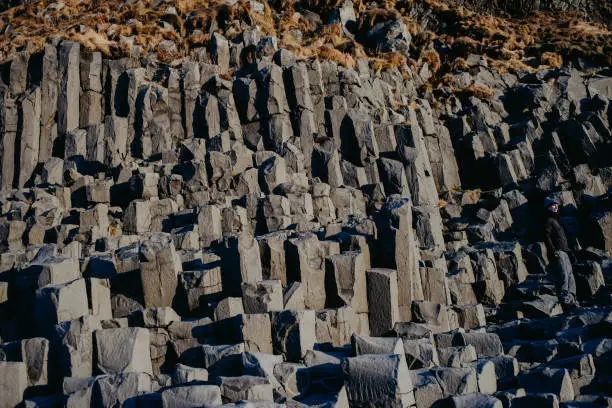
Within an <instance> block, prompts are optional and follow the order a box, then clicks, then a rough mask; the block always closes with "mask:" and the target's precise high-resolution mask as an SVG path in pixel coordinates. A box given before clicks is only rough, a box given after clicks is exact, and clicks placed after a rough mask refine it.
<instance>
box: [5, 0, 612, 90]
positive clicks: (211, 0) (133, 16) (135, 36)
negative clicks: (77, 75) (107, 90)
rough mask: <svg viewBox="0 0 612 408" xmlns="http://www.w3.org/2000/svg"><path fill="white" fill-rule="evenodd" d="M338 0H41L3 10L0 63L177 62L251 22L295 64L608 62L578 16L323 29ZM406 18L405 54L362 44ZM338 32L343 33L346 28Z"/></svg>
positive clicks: (607, 47)
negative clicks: (68, 54)
mask: <svg viewBox="0 0 612 408" xmlns="http://www.w3.org/2000/svg"><path fill="white" fill-rule="evenodd" d="M342 1H343V0H299V1H289V0H271V1H270V2H266V1H265V0H262V2H258V1H246V0H239V1H237V2H235V3H234V4H230V3H231V2H227V1H219V0H166V1H159V0H138V1H135V0H132V1H127V2H121V1H100V0H88V1H82V0H65V1H64V2H61V3H60V2H57V3H54V2H51V1H49V0H43V1H40V2H36V3H31V4H28V5H25V6H19V7H15V8H12V9H9V10H7V11H5V12H4V13H2V14H0V33H1V34H0V60H7V59H10V58H11V57H12V55H14V53H15V52H20V51H26V52H35V51H37V50H40V49H41V48H42V46H43V44H44V43H45V42H47V41H53V40H54V39H59V38H62V39H64V38H67V39H71V40H75V41H79V42H81V43H82V44H83V45H84V47H85V48H86V49H88V50H97V51H101V52H103V53H104V54H105V55H107V56H113V57H120V56H130V55H132V56H134V55H137V54H140V55H143V54H147V53H152V52H156V53H157V56H158V59H159V60H160V61H162V62H174V63H180V60H181V58H182V57H185V56H187V55H189V54H190V53H192V52H193V50H194V49H195V48H198V47H202V46H206V45H207V44H208V42H209V41H210V36H211V34H212V33H213V32H218V33H221V34H223V35H224V36H226V37H227V38H228V39H233V38H236V37H238V36H239V35H241V33H242V32H243V31H244V30H246V29H248V28H250V27H253V26H255V25H257V26H259V28H260V30H261V31H262V33H263V34H267V35H274V36H276V37H277V38H278V41H279V46H281V47H283V48H286V49H289V50H291V51H293V52H294V53H295V55H296V57H297V58H298V59H306V58H315V57H317V58H325V59H333V60H336V61H338V62H339V63H341V64H343V65H346V66H354V65H355V63H356V62H355V61H356V59H358V58H364V57H367V58H369V59H370V64H371V67H373V68H374V69H376V70H384V69H387V68H390V67H397V66H402V65H403V64H408V65H410V66H415V67H417V68H418V67H419V66H420V65H422V64H423V63H425V62H427V63H428V65H429V69H430V70H431V71H432V72H433V73H434V74H437V75H434V78H437V79H440V78H442V77H443V76H444V75H445V74H446V73H449V72H453V71H455V70H460V69H463V68H465V67H464V65H465V64H464V63H465V58H467V56H468V55H469V54H478V55H483V56H484V57H485V58H486V59H487V60H488V62H489V64H490V65H491V66H493V67H494V68H496V69H499V70H502V71H503V70H510V71H516V70H531V69H534V68H537V67H540V66H551V67H559V66H562V65H567V64H575V63H576V62H580V61H583V62H587V63H596V64H598V65H612V35H611V33H610V31H608V29H607V28H606V27H605V26H604V25H603V24H599V23H595V22H586V21H584V19H583V18H582V16H580V15H578V14H577V13H569V12H565V13H553V12H537V13H533V14H531V15H527V16H523V17H520V18H517V17H511V16H503V15H502V16H496V15H492V14H488V13H481V12H475V11H471V10H469V9H467V8H466V7H464V6H459V5H456V3H454V2H450V1H448V2H447V1H444V0H381V1H380V2H378V3H373V2H371V3H367V4H366V3H364V2H363V1H362V0H359V1H356V2H354V3H353V6H354V11H355V15H356V17H357V22H356V24H355V26H354V28H353V29H352V33H346V32H345V31H344V30H343V28H342V27H341V26H340V24H325V23H326V22H328V21H329V17H330V15H331V14H332V13H333V11H334V10H336V9H338V8H339V7H341V6H342ZM315 12H316V13H315ZM388 20H402V21H403V22H404V23H405V24H406V26H407V27H408V29H409V31H410V34H411V35H412V42H411V49H410V52H409V55H406V53H404V54H403V55H402V54H399V53H395V52H393V53H382V52H376V51H372V50H371V49H366V48H365V47H364V46H363V43H362V42H360V39H361V38H363V35H364V34H365V33H366V32H368V30H370V29H371V28H372V27H373V26H374V25H375V24H377V23H379V22H383V21H388ZM343 31H344V32H343Z"/></svg>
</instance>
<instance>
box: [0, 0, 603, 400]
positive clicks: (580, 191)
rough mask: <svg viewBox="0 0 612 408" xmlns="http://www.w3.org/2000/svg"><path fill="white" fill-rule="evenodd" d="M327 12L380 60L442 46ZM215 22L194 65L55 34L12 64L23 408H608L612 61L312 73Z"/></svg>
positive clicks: (7, 385) (6, 244) (5, 362)
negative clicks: (441, 75)
mask: <svg viewBox="0 0 612 408" xmlns="http://www.w3.org/2000/svg"><path fill="white" fill-rule="evenodd" d="M53 4H54V6H53V7H62V6H59V5H58V4H59V3H57V4H56V3H53ZM62 4H63V3H62ZM240 4H241V7H243V6H244V5H242V3H240ZM49 7H51V5H49ZM164 7H165V6H164ZM177 7H179V5H177ZM181 7H182V6H181ZM228 7H229V6H228ZM245 7H246V6H245ZM266 7H268V6H267V5H266ZM266 7H264V5H263V4H261V3H259V2H257V1H250V2H249V4H248V8H250V9H253V10H255V12H258V13H262V14H261V15H262V16H266V11H265V10H267V8H266ZM330 7H331V9H330V10H328V11H326V13H325V17H326V18H327V17H329V23H330V25H331V24H334V25H333V26H331V27H335V28H333V30H335V31H333V32H334V33H335V32H336V31H337V35H338V36H339V38H340V37H341V36H344V37H347V38H355V39H359V41H360V42H361V43H362V44H364V46H365V48H366V50H367V51H368V52H384V53H388V54H387V55H388V56H389V57H391V56H395V57H396V58H399V59H403V58H404V57H409V56H411V52H412V51H411V50H412V49H413V48H414V47H413V46H414V43H415V42H421V41H423V38H420V37H418V38H417V37H415V38H414V39H413V36H412V35H411V34H410V33H411V32H412V31H413V28H409V27H408V26H407V25H406V23H405V22H404V21H403V20H400V19H396V18H394V17H393V15H392V14H393V13H391V12H390V13H389V15H387V14H385V15H384V16H382V15H381V16H377V15H373V16H372V21H371V23H367V22H365V21H361V19H360V18H358V16H357V15H356V14H355V10H356V9H355V8H354V5H353V4H352V3H351V2H350V1H345V2H343V3H342V4H340V3H338V4H336V5H335V6H333V7H332V6H331V5H330ZM219 10H220V11H219V13H222V12H224V11H223V10H225V9H219ZM232 10H234V9H232ZM257 10H260V11H257ZM368 10H369V9H368ZM175 11H176V10H174V7H173V6H168V7H167V10H166V11H165V13H164V14H163V16H161V17H159V16H157V15H156V16H155V18H156V19H158V20H156V21H157V22H158V23H159V24H160V25H162V26H163V27H164V28H163V30H162V31H164V33H169V32H170V30H171V29H172V30H174V28H173V27H174V25H177V24H179V22H180V20H179V19H178V17H177V16H176V13H175ZM147 13H148V12H147ZM147 13H145V14H147ZM148 15H149V14H147V16H148ZM158 17H159V18H158ZM319 17H320V16H318V15H315V13H314V12H312V11H310V12H308V13H303V14H302V13H296V15H295V20H296V26H299V25H300V24H313V25H322V24H323V21H322V20H321V19H320V18H319ZM147 18H149V17H147ZM151 18H153V17H151ZM262 18H264V17H262ZM199 19H200V17H198V14H197V12H196V11H194V14H193V15H192V16H191V17H190V20H189V21H186V22H184V23H183V22H180V26H181V29H186V30H187V29H188V30H189V32H190V33H191V34H190V35H192V36H194V37H202V38H208V37H209V34H207V33H210V41H209V43H208V47H207V48H206V47H202V48H198V49H194V50H192V51H193V54H190V55H189V56H185V58H183V59H181V60H178V59H177V60H176V61H175V62H173V63H171V64H166V63H162V62H160V61H158V60H157V59H155V58H154V57H152V56H150V55H149V56H144V55H137V54H134V57H131V58H124V59H118V60H113V59H108V58H106V57H103V55H102V54H101V53H97V52H90V51H88V47H86V46H85V45H86V44H83V45H81V44H79V43H77V42H70V41H59V42H58V41H50V43H49V44H47V45H45V47H44V49H43V51H42V52H41V53H39V54H32V55H30V54H28V53H26V52H23V53H20V54H19V55H18V56H16V57H15V58H14V59H13V60H12V61H9V62H6V63H5V65H2V68H3V69H2V71H1V72H2V75H0V77H1V81H0V147H1V149H0V155H1V158H2V164H1V166H0V167H1V174H0V183H1V185H0V186H1V190H0V210H1V212H0V408H4V407H7V408H8V407H10V408H13V407H15V406H18V405H19V406H21V405H20V404H22V405H23V406H26V407H30V406H31V407H35V406H36V407H38V406H41V407H42V406H45V407H46V406H63V404H64V403H65V405H66V406H67V407H87V406H93V407H118V406H139V407H140V406H147V407H148V406H163V407H200V406H220V405H221V404H226V405H223V406H228V407H229V406H232V407H234V406H235V407H305V406H317V407H349V406H350V407H416V408H430V407H432V406H446V405H448V406H454V407H461V408H468V407H472V406H476V407H490V408H501V407H506V408H507V407H514V406H518V407H521V406H533V405H534V404H538V403H541V404H547V406H551V407H558V406H559V404H560V403H561V404H565V405H564V406H567V407H574V408H581V407H591V406H597V405H610V401H611V400H612V394H611V393H610V369H609V363H610V361H611V350H612V343H611V342H610V339H609V337H610V325H611V324H612V317H611V316H612V313H611V310H612V309H611V308H612V302H611V299H612V298H611V293H612V292H611V290H610V288H611V286H610V285H611V282H612V260H611V259H610V258H609V252H608V251H610V250H611V249H612V207H611V205H610V203H611V200H610V196H609V192H610V191H611V189H610V187H611V186H612V149H611V145H612V144H611V143H612V139H611V136H610V135H611V132H610V120H612V108H611V107H610V106H611V105H612V104H611V103H610V97H611V96H612V93H611V92H610V76H609V74H610V70H609V69H608V70H603V71H599V72H596V73H594V72H591V73H588V74H587V73H585V72H581V71H578V70H576V69H569V68H560V69H553V68H551V69H547V70H540V71H535V72H529V71H520V72H519V73H509V72H504V73H500V72H498V71H496V70H495V69H493V68H491V67H489V66H488V65H487V61H486V59H485V58H481V57H480V56H478V55H470V56H469V57H468V58H467V59H466V60H464V61H463V62H461V61H457V64H458V65H461V64H464V65H465V66H463V65H462V66H461V70H459V69H453V70H450V71H449V68H448V67H445V68H444V69H442V68H440V67H435V64H434V62H435V61H433V57H431V55H430V59H431V61H429V63H428V64H427V66H429V67H430V68H427V69H426V67H425V66H424V65H423V69H420V70H418V72H417V70H414V69H413V67H412V66H409V65H408V64H402V66H401V68H394V67H393V66H392V65H393V64H390V65H391V66H390V67H385V69H380V67H378V65H377V63H378V62H379V61H373V60H368V59H367V58H358V59H357V60H355V61H353V62H354V64H352V63H346V64H341V63H338V62H336V61H334V60H333V58H328V59H325V58H321V60H314V59H313V60H303V59H300V56H299V55H294V54H293V53H292V52H291V51H290V50H287V49H279V40H278V39H277V38H276V37H273V36H267V35H264V33H263V31H266V32H267V30H262V29H260V28H259V27H255V25H253V27H250V28H248V29H247V28H246V26H245V27H242V28H243V31H242V33H241V34H240V35H238V36H237V37H236V38H229V37H228V38H225V37H224V36H222V35H221V34H219V33H217V32H215V31H216V30H215V29H214V28H211V30H210V31H207V32H206V33H204V32H203V31H200V30H199V29H196V28H194V27H195V25H194V24H197V23H196V22H195V21H200V20H199ZM262 21H265V20H262ZM287 21H289V20H287ZM253 22H254V23H255V21H253ZM298 22H299V24H298ZM137 23H138V21H136V20H135V22H134V27H133V30H135V31H134V32H136V31H137V30H145V29H148V28H147V27H149V26H146V27H140V26H138V24H137ZM366 23H367V24H370V25H371V27H369V29H368V31H367V33H360V34H359V35H357V33H356V29H357V27H362V26H363V27H367V24H366ZM435 23H436V24H442V22H440V21H437V22H435ZM183 24H185V26H183ZM214 24H217V22H215V23H214ZM258 24H259V23H258ZM291 24H293V23H291ZM444 24H446V23H444ZM138 27H140V28H138ZM187 27H188V28H187ZM236 27H238V26H236ZM81 29H82V28H79V30H81ZM113 29H114V28H112V27H110V28H108V30H113ZM325 30H327V29H325ZM330 30H331V28H330ZM5 31H9V28H6V30H5ZM294 31H295V33H294V34H295V35H298V36H299V33H298V31H299V30H297V29H296V30H294ZM124 34H125V33H123V34H121V35H120V34H119V32H117V33H116V37H117V38H119V37H121V41H128V42H129V41H135V45H134V47H135V49H137V47H138V45H136V44H137V41H136V40H133V39H131V38H132V37H126V36H125V35H124ZM165 35H166V34H164V41H163V42H162V43H161V44H159V51H160V57H162V56H163V55H162V54H174V53H176V52H178V48H177V47H176V44H174V42H172V41H171V40H170V39H168V38H167V37H166V36H165ZM334 35H336V34H334ZM168 36H169V37H171V36H170V34H168ZM465 38H467V37H464V39H463V40H461V41H460V40H457V44H459V43H461V44H463V45H462V46H466V47H467V46H468V45H469V42H468V41H467V40H465ZM464 40H465V41H464ZM350 41H353V40H350ZM462 41H463V42H462ZM347 44H349V42H347ZM350 44H352V42H350ZM466 44H467V45H466ZM346 46H347V47H348V45H346ZM362 51H363V50H362ZM449 52H450V51H449ZM333 55H335V54H333ZM400 57H401V58H400ZM412 57H413V59H415V60H416V59H417V58H419V59H423V58H424V57H423V58H420V57H418V56H414V55H412ZM338 58H339V57H338ZM460 62H461V64H459V63H460ZM437 69H441V70H442V72H447V71H448V73H447V74H446V75H447V77H445V78H447V79H448V80H449V83H452V84H453V87H456V89H455V88H453V87H450V86H447V85H444V86H441V87H439V88H434V89H432V87H431V86H430V84H429V83H428V82H427V81H428V80H429V78H430V77H431V75H433V74H432V71H435V70H437ZM606 75H607V76H606ZM459 89H461V91H457V92H454V91H455V90H459ZM453 92H454V93H453ZM549 195H554V198H555V199H556V200H557V201H558V202H559V205H560V212H559V221H560V223H561V224H562V225H563V227H564V228H565V229H566V231H567V233H568V236H569V240H570V244H569V245H570V246H571V247H572V248H573V247H574V246H575V245H574V242H576V241H579V242H580V243H581V244H582V249H581V250H577V251H575V253H573V254H572V255H575V256H576V259H572V261H573V263H574V265H573V269H574V272H575V281H576V286H577V296H578V301H579V302H580V303H579V307H577V308H570V305H568V304H567V303H563V302H562V300H563V299H560V297H559V295H560V294H559V293H558V292H557V290H556V287H555V283H556V282H555V281H554V279H553V274H552V272H553V271H554V270H555V268H556V267H557V265H556V261H555V254H552V253H547V249H546V245H545V244H544V240H543V237H542V236H541V228H540V225H541V222H542V218H543V211H542V208H543V205H542V203H543V201H544V198H545V197H547V196H549ZM572 258H573V256H572ZM549 272H551V273H549ZM24 400H25V401H24ZM245 400H250V401H245ZM445 404H446V405H445Z"/></svg>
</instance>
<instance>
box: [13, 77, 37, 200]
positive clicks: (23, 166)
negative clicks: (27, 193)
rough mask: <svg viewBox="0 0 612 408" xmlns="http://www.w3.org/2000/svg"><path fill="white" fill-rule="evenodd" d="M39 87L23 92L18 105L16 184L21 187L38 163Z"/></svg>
mask: <svg viewBox="0 0 612 408" xmlns="http://www.w3.org/2000/svg"><path fill="white" fill-rule="evenodd" d="M40 95H41V92H40V88H35V89H33V90H31V91H29V92H27V93H25V94H24V95H23V97H22V99H21V103H20V106H19V119H18V125H17V129H18V132H19V134H18V140H19V172H18V174H17V175H16V176H17V184H18V186H19V187H20V188H22V187H23V186H24V185H25V183H26V182H27V181H28V180H29V179H30V177H31V176H32V173H33V172H34V169H35V168H36V164H37V163H38V148H39V142H40V112H41V100H40Z"/></svg>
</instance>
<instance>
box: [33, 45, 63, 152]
mask: <svg viewBox="0 0 612 408" xmlns="http://www.w3.org/2000/svg"><path fill="white" fill-rule="evenodd" d="M58 69H59V68H58V61H57V49H56V48H55V47H54V46H52V45H45V48H44V51H43V57H42V78H41V82H40V90H41V96H40V99H41V106H40V109H41V110H40V143H39V148H38V160H39V161H40V162H43V163H44V162H46V161H47V160H48V159H49V158H50V157H51V156H52V155H53V144H54V142H55V139H56V138H57V118H56V115H57V98H58V93H59V81H60V77H59V71H58Z"/></svg>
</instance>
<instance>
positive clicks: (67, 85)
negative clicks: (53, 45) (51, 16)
mask: <svg viewBox="0 0 612 408" xmlns="http://www.w3.org/2000/svg"><path fill="white" fill-rule="evenodd" d="M80 59H81V45H80V44H78V43H74V42H71V41H64V42H62V43H61V45H60V47H59V67H60V92H59V100H58V105H57V113H58V131H59V133H60V134H61V135H63V134H65V133H66V132H70V131H71V130H74V129H76V128H78V127H79V104H80V91H81V79H80Z"/></svg>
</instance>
